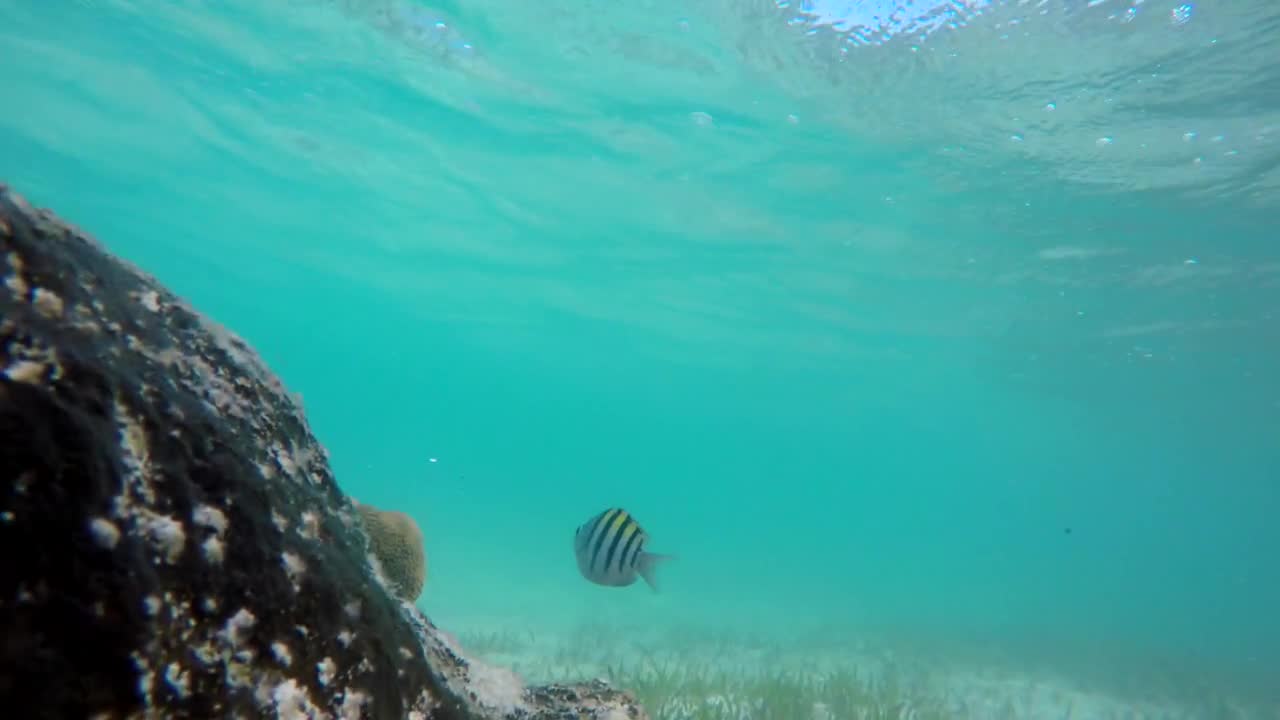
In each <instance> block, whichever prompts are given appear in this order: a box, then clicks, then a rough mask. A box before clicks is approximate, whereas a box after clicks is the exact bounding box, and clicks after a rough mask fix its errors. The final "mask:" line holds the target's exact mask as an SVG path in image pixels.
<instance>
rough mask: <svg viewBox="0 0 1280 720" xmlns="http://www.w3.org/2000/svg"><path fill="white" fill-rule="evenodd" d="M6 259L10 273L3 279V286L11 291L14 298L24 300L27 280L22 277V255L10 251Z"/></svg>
mask: <svg viewBox="0 0 1280 720" xmlns="http://www.w3.org/2000/svg"><path fill="white" fill-rule="evenodd" d="M6 259H7V260H8V261H9V270H10V273H9V275H7V276H6V277H5V279H4V284H5V287H7V288H9V292H11V293H13V299H14V300H25V299H26V297H27V281H26V280H23V279H22V257H21V256H20V255H18V253H16V252H10V253H9V254H8V255H7V256H6Z"/></svg>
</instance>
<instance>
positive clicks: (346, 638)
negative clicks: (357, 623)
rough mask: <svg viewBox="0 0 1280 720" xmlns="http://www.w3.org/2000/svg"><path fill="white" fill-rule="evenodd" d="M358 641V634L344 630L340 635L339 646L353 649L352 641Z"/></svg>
mask: <svg viewBox="0 0 1280 720" xmlns="http://www.w3.org/2000/svg"><path fill="white" fill-rule="evenodd" d="M355 639H356V634H355V633H353V632H351V631H350V630H343V631H342V632H340V633H338V644H340V645H342V647H344V648H345V647H351V641H352V640H355Z"/></svg>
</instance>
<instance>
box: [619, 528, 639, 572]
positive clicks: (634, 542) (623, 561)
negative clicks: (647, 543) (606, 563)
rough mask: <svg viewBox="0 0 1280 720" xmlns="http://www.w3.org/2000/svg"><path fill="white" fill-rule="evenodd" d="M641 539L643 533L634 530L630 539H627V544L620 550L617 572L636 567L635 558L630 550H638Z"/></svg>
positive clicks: (637, 529)
mask: <svg viewBox="0 0 1280 720" xmlns="http://www.w3.org/2000/svg"><path fill="white" fill-rule="evenodd" d="M643 537H644V531H643V530H641V529H640V528H636V531H635V532H634V533H632V535H631V537H629V538H627V544H626V545H625V546H624V547H623V548H622V554H621V555H619V556H618V572H622V570H623V569H624V568H634V567H635V566H636V557H635V554H634V553H633V552H632V550H633V549H635V550H639V548H640V544H641V542H642V538H643Z"/></svg>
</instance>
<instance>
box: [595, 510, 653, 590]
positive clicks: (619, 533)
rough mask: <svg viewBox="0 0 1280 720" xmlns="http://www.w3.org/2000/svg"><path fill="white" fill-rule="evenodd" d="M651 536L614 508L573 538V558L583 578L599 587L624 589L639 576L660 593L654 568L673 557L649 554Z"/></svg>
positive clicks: (632, 519)
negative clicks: (575, 558)
mask: <svg viewBox="0 0 1280 720" xmlns="http://www.w3.org/2000/svg"><path fill="white" fill-rule="evenodd" d="M648 541H649V535H648V534H647V533H646V532H645V531H644V530H643V529H642V528H641V527H640V523H638V522H636V520H635V518H633V517H631V514H630V513H628V512H627V511H626V510H623V509H622V508H611V509H609V510H605V511H604V512H602V513H600V514H599V515H596V516H595V517H593V518H591V519H590V520H588V521H586V522H585V523H583V524H582V525H581V526H580V527H579V528H578V531H577V532H576V533H574V536H573V554H574V555H576V556H577V558H578V571H579V572H581V573H582V577H584V578H586V579H587V580H590V581H591V582H593V583H595V584H597V585H608V586H611V587H622V586H625V585H630V584H631V583H633V582H635V581H636V575H639V576H640V577H642V578H644V581H645V582H646V583H648V584H649V587H651V588H653V590H654V591H655V592H657V590H658V582H657V580H656V578H655V577H654V574H653V570H654V567H655V566H656V565H657V564H658V563H659V562H661V561H663V560H669V559H671V556H670V555H657V554H654V553H651V552H645V549H644V546H645V543H647V542H648Z"/></svg>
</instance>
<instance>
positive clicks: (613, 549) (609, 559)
mask: <svg viewBox="0 0 1280 720" xmlns="http://www.w3.org/2000/svg"><path fill="white" fill-rule="evenodd" d="M635 524H636V521H635V520H632V519H631V518H630V517H628V518H627V519H626V520H624V521H623V522H622V524H621V525H619V526H618V531H617V532H615V533H614V534H613V540H612V542H610V543H609V552H607V553H605V556H604V571H605V572H609V568H610V567H611V566H612V565H613V558H614V557H616V556H617V554H618V545H619V544H620V543H621V542H622V536H623V535H626V534H627V530H630V529H631V526H632V525H635ZM636 534H637V533H634V532H633V533H632V534H631V537H635V536H636ZM618 569H619V570H621V569H622V568H618Z"/></svg>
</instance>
